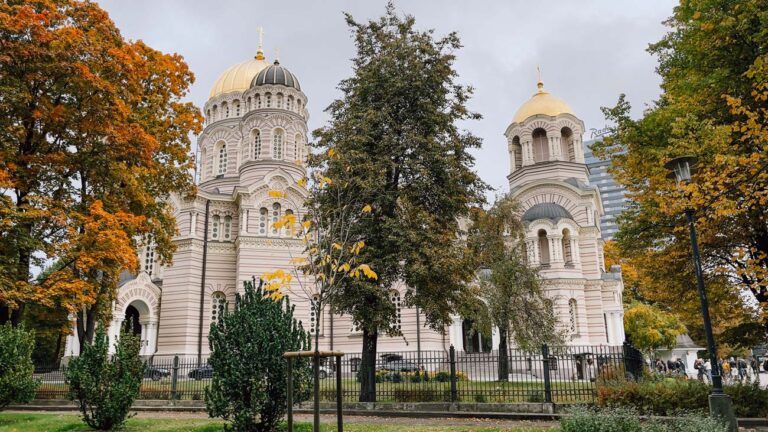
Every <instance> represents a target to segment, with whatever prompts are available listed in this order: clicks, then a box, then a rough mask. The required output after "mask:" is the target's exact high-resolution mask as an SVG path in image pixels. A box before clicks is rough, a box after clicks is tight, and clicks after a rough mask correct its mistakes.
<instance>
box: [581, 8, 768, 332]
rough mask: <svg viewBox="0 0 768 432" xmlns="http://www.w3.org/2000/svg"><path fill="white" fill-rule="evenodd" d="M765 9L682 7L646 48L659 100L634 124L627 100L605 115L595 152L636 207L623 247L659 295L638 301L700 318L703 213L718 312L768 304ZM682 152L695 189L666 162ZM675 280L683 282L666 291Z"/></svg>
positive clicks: (625, 226)
mask: <svg viewBox="0 0 768 432" xmlns="http://www.w3.org/2000/svg"><path fill="white" fill-rule="evenodd" d="M766 7H768V4H767V3H766V2H765V0H745V1H736V2H734V1H729V0H687V1H682V2H680V4H679V5H678V6H677V7H675V9H674V12H673V14H672V16H671V17H670V18H669V19H668V20H667V22H666V24H667V26H668V27H669V28H670V31H669V32H668V33H667V34H666V35H665V36H664V37H663V38H662V39H661V40H660V41H658V42H657V43H655V44H652V45H651V46H650V48H649V51H650V52H651V53H652V54H654V55H656V56H657V58H658V60H659V65H658V68H657V71H658V73H659V74H660V75H661V79H662V89H663V94H662V95H661V97H660V98H659V100H658V101H656V102H655V103H654V104H653V105H652V106H651V107H650V108H649V109H647V110H645V111H644V113H643V116H642V118H640V119H637V120H635V119H633V118H631V117H630V105H629V103H628V102H627V101H626V100H625V98H624V97H623V96H622V97H621V98H620V100H619V103H618V104H617V105H616V106H615V107H613V108H611V109H604V111H605V113H606V116H607V118H608V119H609V120H610V121H612V122H613V123H614V124H615V125H616V126H615V130H614V132H615V133H614V134H613V136H612V137H610V138H608V139H606V140H605V141H604V142H603V143H601V144H598V145H597V146H596V147H595V152H596V154H598V155H600V156H612V157H613V166H612V171H613V173H614V174H615V176H616V178H617V180H618V181H619V182H620V183H621V184H622V185H624V186H625V187H626V188H627V190H628V191H629V198H630V199H631V200H632V202H633V203H634V204H633V206H632V207H631V208H630V210H629V211H628V212H626V214H625V216H624V217H623V220H622V221H621V224H620V232H619V234H618V235H617V243H618V247H619V249H620V250H621V254H622V255H624V256H626V257H627V258H632V259H637V261H642V268H644V269H648V270H649V272H648V275H649V276H650V277H651V278H652V279H654V280H655V281H656V282H658V283H657V285H658V286H659V287H660V288H661V289H659V290H658V291H657V292H656V293H649V292H648V288H646V287H651V286H652V285H653V284H644V286H642V287H641V289H642V290H645V291H646V292H643V293H642V294H643V295H644V296H646V297H649V298H652V299H654V300H656V299H659V301H661V298H660V297H661V296H663V295H664V292H666V293H668V297H671V300H669V301H667V302H666V304H667V305H668V306H670V307H671V306H674V307H676V308H678V307H686V308H687V309H690V310H694V309H695V305H696V302H698V299H697V298H696V296H695V293H694V290H691V289H690V286H689V281H690V280H691V279H692V275H693V272H692V266H691V264H690V261H691V259H690V254H691V252H690V238H689V235H688V229H687V227H686V222H685V220H684V217H683V209H685V208H690V209H693V210H695V211H696V216H697V221H696V225H697V229H698V232H699V242H700V245H701V250H702V260H703V269H704V271H705V273H706V274H707V275H706V276H707V279H708V285H707V288H708V290H713V291H716V290H719V289H720V288H724V289H726V290H729V291H730V293H731V295H730V298H728V299H727V300H726V299H725V297H726V296H725V295H719V296H720V297H721V298H723V299H724V300H723V302H722V303H720V304H724V305H727V307H728V308H729V309H730V310H731V311H733V312H735V313H740V312H739V311H740V310H743V309H744V308H745V302H744V298H748V296H744V295H743V293H745V292H748V293H751V295H752V297H753V298H754V299H755V300H757V302H759V303H760V304H762V308H763V309H764V308H765V305H768V205H767V204H768V170H766V167H768V152H767V151H766V148H765V144H766V142H768V128H767V127H766V125H768V121H767V120H766V119H767V118H768V111H766V110H768V84H767V83H768V53H766V50H765V47H766V46H767V45H768V32H766V31H765V29H766V26H768V15H766V12H765V11H766ZM616 144H620V145H616ZM686 154H690V155H693V156H696V157H697V158H698V160H699V163H698V165H697V167H696V168H697V172H696V173H694V176H693V181H692V182H690V183H689V184H687V185H686V186H685V187H684V188H683V190H678V187H677V185H675V182H674V181H670V180H668V179H667V178H666V174H667V172H666V170H665V169H664V163H665V162H667V161H668V160H670V159H672V158H674V157H677V156H681V155H686ZM670 273H673V274H678V275H680V274H685V276H686V278H685V279H686V281H685V282H683V283H669V278H668V276H669V274H670ZM677 279H678V278H675V279H674V280H677ZM723 280H724V281H725V282H726V283H725V284H723V283H722V282H721V281H723ZM686 293H687V295H686ZM710 304H714V305H716V304H717V302H715V301H711V303H710ZM689 305H690V306H689ZM764 316H765V315H764V312H763V319H764ZM729 321H730V324H731V326H736V325H741V323H742V322H743V321H742V320H740V319H733V318H731V317H728V316H723V317H722V318H721V319H716V320H715V323H714V324H715V325H716V326H717V325H718V323H724V322H729ZM698 325H700V324H699V323H697V326H698Z"/></svg>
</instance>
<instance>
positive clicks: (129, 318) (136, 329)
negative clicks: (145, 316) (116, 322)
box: [123, 304, 141, 336]
mask: <svg viewBox="0 0 768 432" xmlns="http://www.w3.org/2000/svg"><path fill="white" fill-rule="evenodd" d="M123 331H130V332H131V333H133V334H134V335H136V336H141V314H140V313H139V310H138V309H136V307H135V306H134V305H132V304H131V305H128V307H127V308H126V309H125V319H124V320H123Z"/></svg>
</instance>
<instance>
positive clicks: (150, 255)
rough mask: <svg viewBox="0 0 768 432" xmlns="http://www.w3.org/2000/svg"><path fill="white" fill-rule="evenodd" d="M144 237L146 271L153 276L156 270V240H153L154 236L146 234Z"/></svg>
mask: <svg viewBox="0 0 768 432" xmlns="http://www.w3.org/2000/svg"><path fill="white" fill-rule="evenodd" d="M144 239H145V240H144V244H145V246H144V271H145V272H146V273H147V274H148V275H150V276H152V273H153V272H154V270H155V242H154V241H152V236H146V237H145V238H144Z"/></svg>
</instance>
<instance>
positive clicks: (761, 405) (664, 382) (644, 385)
mask: <svg viewBox="0 0 768 432" xmlns="http://www.w3.org/2000/svg"><path fill="white" fill-rule="evenodd" d="M710 391H711V387H710V386H709V385H707V384H704V383H702V382H699V381H697V380H683V379H675V378H664V379H660V380H642V381H637V382H635V381H621V380H616V381H612V382H606V383H604V384H602V385H599V386H598V388H597V405H598V406H603V407H633V408H635V409H637V410H638V412H640V413H641V414H647V415H661V416H666V415H674V414H676V413H678V412H682V411H690V410H701V411H706V410H707V409H708V408H709V393H710ZM725 393H726V394H728V395H729V396H731V398H733V405H734V409H735V411H736V415H737V416H738V417H766V416H768V390H765V389H761V388H760V387H759V386H758V385H757V384H736V385H732V386H726V387H725Z"/></svg>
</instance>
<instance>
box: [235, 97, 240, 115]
mask: <svg viewBox="0 0 768 432" xmlns="http://www.w3.org/2000/svg"><path fill="white" fill-rule="evenodd" d="M235 116H236V117H240V101H239V100H236V101H235Z"/></svg>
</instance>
